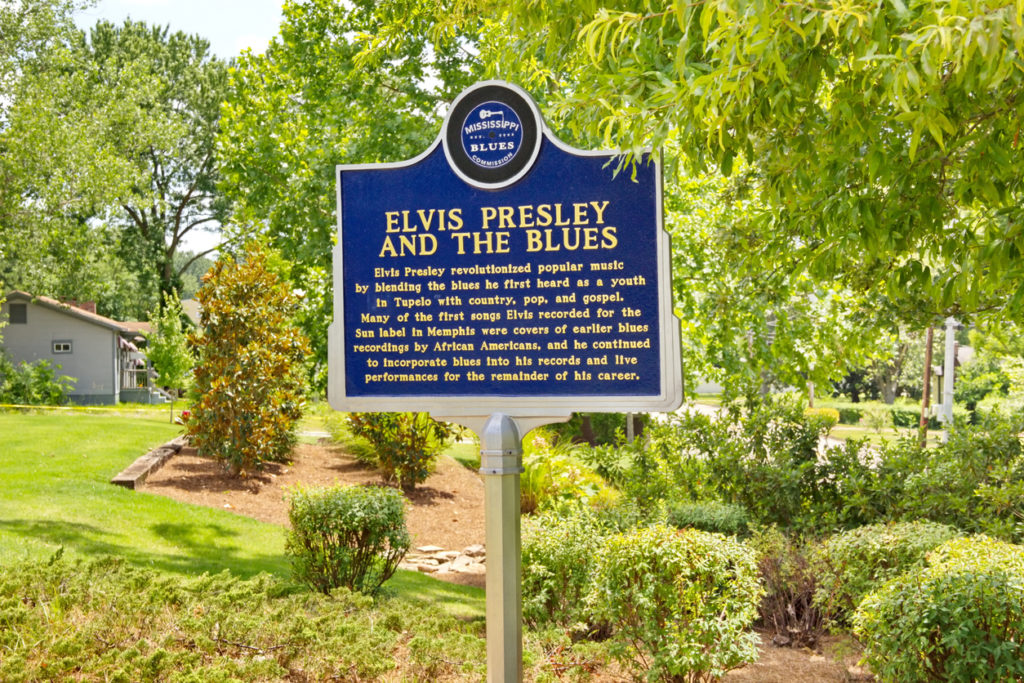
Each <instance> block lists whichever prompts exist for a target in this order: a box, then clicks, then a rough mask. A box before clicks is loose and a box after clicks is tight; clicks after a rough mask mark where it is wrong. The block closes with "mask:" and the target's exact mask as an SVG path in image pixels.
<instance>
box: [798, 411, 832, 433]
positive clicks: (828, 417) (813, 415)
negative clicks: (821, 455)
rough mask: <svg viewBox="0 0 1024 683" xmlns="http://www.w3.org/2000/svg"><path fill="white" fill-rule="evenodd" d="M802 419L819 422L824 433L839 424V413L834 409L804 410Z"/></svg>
mask: <svg viewBox="0 0 1024 683" xmlns="http://www.w3.org/2000/svg"><path fill="white" fill-rule="evenodd" d="M804 417H805V418H807V419H808V420H816V421H818V422H820V423H821V424H822V426H823V428H824V429H825V430H826V431H828V430H829V429H832V428H833V427H835V426H836V425H837V424H839V411H838V410H836V409H835V408H805V409H804Z"/></svg>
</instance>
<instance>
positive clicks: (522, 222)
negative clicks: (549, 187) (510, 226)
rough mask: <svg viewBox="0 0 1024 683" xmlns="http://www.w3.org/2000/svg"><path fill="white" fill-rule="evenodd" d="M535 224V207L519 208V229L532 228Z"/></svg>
mask: <svg viewBox="0 0 1024 683" xmlns="http://www.w3.org/2000/svg"><path fill="white" fill-rule="evenodd" d="M533 226H534V222H533V207H532V206H520V207H519V227H520V228H532V227H533Z"/></svg>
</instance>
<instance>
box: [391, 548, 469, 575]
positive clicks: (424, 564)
mask: <svg viewBox="0 0 1024 683" xmlns="http://www.w3.org/2000/svg"><path fill="white" fill-rule="evenodd" d="M485 555H486V553H485V550H484V546H482V545H471V546H469V547H468V548H466V549H465V550H463V551H462V552H461V553H460V552H459V551H458V550H445V549H444V548H441V547H440V546H436V545H425V546H420V547H419V548H416V549H415V550H410V551H409V552H408V553H407V554H406V556H405V558H404V559H403V560H402V562H401V564H399V565H398V566H399V567H400V568H402V569H409V570H416V571H421V572H423V573H424V574H447V573H457V574H486V573H487V567H486V565H485V564H484V563H485V562H486V561H487V559H486V556H485Z"/></svg>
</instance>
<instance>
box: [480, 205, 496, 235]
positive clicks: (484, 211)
mask: <svg viewBox="0 0 1024 683" xmlns="http://www.w3.org/2000/svg"><path fill="white" fill-rule="evenodd" d="M497 217H498V210H497V209H495V208H494V207H493V206H482V207H480V229H481V230H486V229H487V228H488V227H490V226H489V225H488V224H489V223H490V222H491V221H492V220H494V219H495V218H497Z"/></svg>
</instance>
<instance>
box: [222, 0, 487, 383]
mask: <svg viewBox="0 0 1024 683" xmlns="http://www.w3.org/2000/svg"><path fill="white" fill-rule="evenodd" d="M374 8H375V3H373V2H369V1H368V0H360V1H359V2H354V3H338V2H334V1H333V0H306V1H297V0H289V1H288V2H285V3H284V7H283V10H282V12H283V20H282V23H281V30H280V35H278V36H277V37H276V38H274V39H273V40H272V41H271V43H270V45H269V47H268V48H267V50H266V52H265V53H264V54H262V55H255V54H252V53H249V52H246V53H243V54H242V56H241V57H240V58H239V60H238V64H237V66H236V67H235V68H234V69H233V70H232V72H231V86H230V87H231V90H230V97H229V101H228V103H227V104H226V105H225V107H224V111H223V119H222V121H221V132H220V138H219V148H220V152H221V155H222V163H223V165H222V173H223V183H222V188H223V190H224V192H225V193H226V194H227V195H228V196H229V197H230V198H231V199H232V200H233V201H234V202H235V209H234V214H233V223H234V224H235V225H237V226H238V229H239V230H241V231H242V232H244V233H246V234H252V233H253V232H258V233H260V234H262V235H265V236H266V237H267V238H268V239H269V240H270V243H271V244H273V245H274V246H275V248H277V249H279V250H280V251H281V253H282V255H283V256H284V257H285V258H287V259H288V260H290V261H291V262H292V263H293V266H292V269H291V273H290V278H291V280H292V282H293V283H295V285H296V287H299V288H301V289H302V290H303V292H304V294H305V296H304V299H303V304H302V312H301V314H300V321H301V324H302V326H303V328H304V329H305V330H306V332H307V333H308V335H309V337H310V339H311V340H312V342H313V345H314V358H315V362H316V367H315V368H314V376H315V377H316V378H317V381H318V382H320V383H322V382H323V381H324V380H325V377H324V372H325V365H326V355H327V352H326V339H327V335H326V325H327V322H328V321H329V320H330V317H331V296H330V281H331V270H330V264H331V253H332V245H333V239H334V231H335V227H336V218H335V202H336V198H335V192H334V183H335V178H334V172H335V166H336V165H337V164H339V163H357V162H378V161H398V160H402V159H407V158H410V157H412V156H415V155H416V154H419V153H420V152H422V151H423V150H424V149H426V148H427V146H428V145H429V144H430V142H431V141H432V140H433V139H434V137H435V136H436V135H437V131H438V128H439V122H440V115H441V111H442V109H443V106H442V105H443V103H445V102H447V101H450V100H451V99H452V98H453V97H454V95H455V94H456V93H458V92H459V91H461V90H462V89H463V88H464V87H465V86H466V85H468V84H469V83H470V82H472V81H473V80H474V76H475V74H476V72H475V69H474V67H473V65H474V63H475V60H474V59H473V58H472V56H471V55H470V54H468V53H467V52H466V50H465V44H464V43H463V42H461V41H460V40H458V39H456V38H454V37H449V38H447V39H444V40H436V41H432V40H430V39H428V36H427V31H428V30H429V29H430V26H429V25H428V24H427V23H425V22H423V21H420V20H419V19H418V18H417V17H415V16H409V17H407V23H406V36H407V38H408V40H406V41H405V42H404V43H403V45H402V46H401V48H400V49H396V50H395V51H393V52H391V53H389V55H388V61H387V63H381V64H377V65H364V64H361V63H359V62H357V61H356V56H357V55H358V54H359V52H360V51H361V50H362V47H363V45H364V42H365V40H367V39H369V37H371V36H373V35H374V34H376V32H377V31H379V30H380V28H381V26H382V23H381V18H380V17H378V16H377V15H376V14H375V10H374ZM461 35H464V32H463V33H460V36H461Z"/></svg>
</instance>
